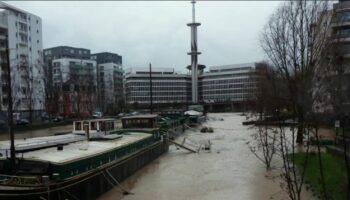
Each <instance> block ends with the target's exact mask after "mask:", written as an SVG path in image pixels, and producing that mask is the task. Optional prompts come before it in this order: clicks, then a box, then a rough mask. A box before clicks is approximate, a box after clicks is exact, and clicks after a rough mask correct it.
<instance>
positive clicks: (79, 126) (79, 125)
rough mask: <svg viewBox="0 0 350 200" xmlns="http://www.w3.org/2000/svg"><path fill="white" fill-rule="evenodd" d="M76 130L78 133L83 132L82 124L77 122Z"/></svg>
mask: <svg viewBox="0 0 350 200" xmlns="http://www.w3.org/2000/svg"><path fill="white" fill-rule="evenodd" d="M75 130H77V131H80V130H81V122H75Z"/></svg>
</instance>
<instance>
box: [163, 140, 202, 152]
mask: <svg viewBox="0 0 350 200" xmlns="http://www.w3.org/2000/svg"><path fill="white" fill-rule="evenodd" d="M168 141H169V142H170V143H172V144H175V145H177V146H179V147H181V148H183V149H186V150H187V151H190V152H192V153H197V152H196V151H195V150H193V149H190V148H188V147H186V146H184V145H182V144H179V143H177V142H175V141H174V140H169V139H168Z"/></svg>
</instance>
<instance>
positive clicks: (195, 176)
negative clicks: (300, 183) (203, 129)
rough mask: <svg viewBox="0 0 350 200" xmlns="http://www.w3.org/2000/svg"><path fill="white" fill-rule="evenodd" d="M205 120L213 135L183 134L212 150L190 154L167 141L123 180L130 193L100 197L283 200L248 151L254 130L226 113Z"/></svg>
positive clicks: (126, 199) (113, 192) (115, 190)
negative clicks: (161, 152)
mask: <svg viewBox="0 0 350 200" xmlns="http://www.w3.org/2000/svg"><path fill="white" fill-rule="evenodd" d="M209 118H210V119H211V120H209V121H207V122H206V123H205V124H203V125H204V126H210V127H213V128H214V133H200V132H199V130H187V131H186V133H185V134H184V135H183V136H182V138H183V137H186V138H188V139H189V140H190V141H191V142H196V143H201V142H205V141H208V140H210V141H211V143H212V148H211V151H210V152H205V151H201V152H199V153H189V152H188V151H186V150H184V149H177V148H176V147H175V146H174V145H171V146H170V149H169V152H168V153H167V154H164V155H163V156H161V157H160V158H159V159H157V160H155V161H154V162H152V163H150V164H149V165H147V166H146V167H144V168H143V169H141V170H139V171H138V172H137V173H135V174H134V175H133V176H131V177H130V178H128V179H127V180H126V181H124V182H123V183H122V185H123V187H124V188H127V189H128V190H130V191H131V192H132V193H134V194H132V195H126V196H123V194H122V192H121V190H120V188H118V187H115V188H113V189H112V190H110V191H109V192H107V193H105V194H104V195H103V196H101V197H100V200H112V199H113V200H115V199H123V200H134V199H143V200H155V199H159V200H160V199H162V200H163V199H169V200H172V199H174V200H175V199H176V200H178V199H191V200H192V199H198V200H199V199H200V200H203V199H241V200H250V199H252V200H253V199H259V200H261V199H286V197H285V196H284V195H285V194H284V193H282V192H280V186H279V184H280V183H279V181H277V180H272V179H270V178H268V177H266V172H265V168H264V165H263V164H262V163H261V162H260V161H259V160H258V159H256V157H254V155H253V154H252V153H251V152H250V150H249V149H248V147H247V144H246V142H248V141H249V140H250V139H251V138H250V133H252V131H253V130H249V129H248V127H245V126H242V121H243V120H244V119H245V117H243V116H239V115H238V114H232V113H225V114H210V115H209ZM220 118H223V121H221V120H219V119H220ZM182 138H178V141H182Z"/></svg>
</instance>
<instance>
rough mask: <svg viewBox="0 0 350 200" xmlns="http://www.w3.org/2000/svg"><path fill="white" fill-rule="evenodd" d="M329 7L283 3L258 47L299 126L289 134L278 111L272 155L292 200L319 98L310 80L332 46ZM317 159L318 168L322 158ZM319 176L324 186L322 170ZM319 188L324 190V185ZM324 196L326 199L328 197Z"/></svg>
mask: <svg viewBox="0 0 350 200" xmlns="http://www.w3.org/2000/svg"><path fill="white" fill-rule="evenodd" d="M328 8H329V3H328V2H327V1H307V0H298V1H289V2H284V3H282V5H281V6H280V7H279V8H278V9H277V10H276V12H275V13H274V14H273V15H272V16H271V18H270V20H269V21H268V23H267V25H266V26H265V28H264V30H263V33H262V35H261V38H260V43H261V46H262V48H263V50H264V51H265V53H266V54H267V56H268V58H269V59H270V61H271V62H272V64H273V67H274V68H275V71H276V75H277V77H279V78H280V80H281V83H283V85H285V88H286V90H285V94H284V96H285V97H286V98H285V99H284V100H285V102H286V104H287V105H288V108H289V109H290V111H291V113H292V116H293V119H294V120H295V121H296V122H297V123H295V124H293V123H292V125H291V127H290V131H287V130H286V128H285V127H283V126H282V123H281V118H280V117H281V116H280V112H278V113H277V114H278V116H279V117H278V118H279V122H280V123H279V131H278V132H279V133H278V135H279V140H278V142H277V144H278V146H277V147H276V151H277V152H278V154H279V155H280V156H281V158H282V159H281V160H282V178H283V179H284V184H283V189H285V190H286V191H287V193H288V195H289V197H290V199H292V200H300V199H301V198H302V197H301V192H302V188H303V184H304V176H305V172H306V167H307V163H308V160H309V148H310V143H309V142H306V143H304V142H303V141H304V138H306V140H307V141H309V140H310V134H312V130H313V128H311V127H310V126H309V123H307V121H308V119H307V118H308V117H309V115H310V113H312V111H313V110H312V108H313V105H314V103H315V101H316V100H317V99H318V98H319V96H318V95H314V93H313V89H314V88H313V80H314V76H315V71H316V70H317V67H318V66H320V65H321V63H322V62H323V60H324V59H323V58H324V57H325V56H326V55H327V52H326V51H325V49H327V48H328V47H329V45H330V41H329V37H328V36H329V32H328V30H329V27H330V19H331V18H330V17H329V12H328ZM316 130H317V127H316ZM316 136H318V134H317V131H316ZM297 144H298V145H299V148H298V149H297V148H296V145H297ZM318 144H319V143H318ZM298 151H303V152H304V153H305V159H304V160H303V163H302V165H301V167H300V166H299V167H298V166H297V165H296V161H295V155H296V153H297V152H298ZM318 155H319V160H320V165H321V166H320V168H321V169H322V162H321V157H320V154H318ZM321 175H322V177H321V179H322V181H323V183H324V177H323V170H322V172H321ZM322 185H323V186H324V187H323V189H324V190H325V184H322ZM324 194H326V191H325V192H324ZM324 197H325V198H327V196H326V195H324Z"/></svg>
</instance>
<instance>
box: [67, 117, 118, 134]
mask: <svg viewBox="0 0 350 200" xmlns="http://www.w3.org/2000/svg"><path fill="white" fill-rule="evenodd" d="M115 129H116V125H115V120H114V119H112V118H110V119H90V120H79V121H74V122H73V133H75V134H87V133H89V134H90V135H91V134H94V133H104V134H105V135H107V134H108V133H109V132H110V131H113V130H115Z"/></svg>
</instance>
